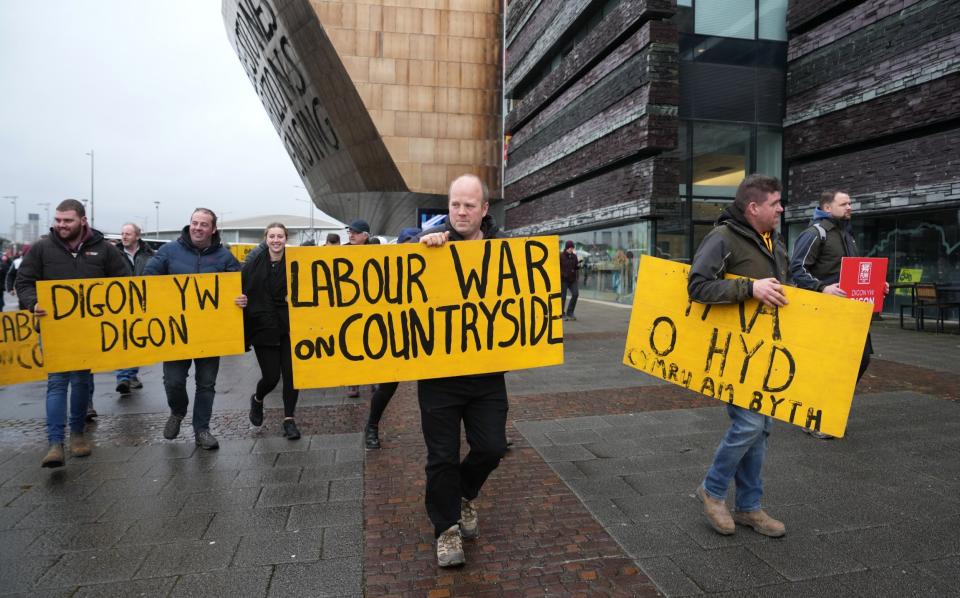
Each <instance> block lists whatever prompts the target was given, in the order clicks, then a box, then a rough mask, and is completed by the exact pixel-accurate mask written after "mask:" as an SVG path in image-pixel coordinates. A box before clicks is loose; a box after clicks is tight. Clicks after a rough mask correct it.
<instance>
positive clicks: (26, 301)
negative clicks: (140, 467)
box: [16, 199, 132, 467]
mask: <svg viewBox="0 0 960 598" xmlns="http://www.w3.org/2000/svg"><path fill="white" fill-rule="evenodd" d="M131 273H132V269H131V268H130V265H129V263H128V262H127V260H126V259H124V257H123V256H122V255H120V252H119V251H118V250H117V248H116V247H114V246H113V244H112V243H110V242H108V241H106V240H104V238H103V235H102V234H101V233H100V231H97V230H94V229H92V228H90V227H89V226H87V217H86V214H85V210H84V208H83V204H82V203H80V202H79V201H77V200H75V199H65V200H63V201H62V202H60V205H58V206H57V210H56V212H55V213H54V217H53V228H51V229H50V234H49V235H48V236H47V237H45V238H43V239H40V240H39V241H37V243H36V244H35V245H34V246H33V248H32V249H31V250H30V252H29V253H28V254H27V255H26V257H24V259H23V263H22V264H21V265H20V270H19V271H18V272H17V281H16V288H17V296H18V297H19V298H20V308H21V309H29V310H32V311H33V313H34V314H35V315H36V316H37V317H38V318H41V322H42V318H43V316H45V315H46V314H47V311H46V308H49V307H50V306H41V305H39V304H38V303H37V281H38V280H67V279H76V278H105V277H114V276H129V275H130V274H131ZM40 333H41V338H42V336H43V325H42V323H41V327H40ZM91 378H92V376H91V375H90V370H77V371H73V372H58V373H55V374H47V440H48V442H49V443H50V447H49V450H48V451H47V454H46V456H45V457H44V458H43V462H42V463H41V466H42V467H61V466H63V464H64V462H65V455H64V451H63V440H64V420H65V419H66V417H67V388H68V387H70V388H72V390H71V394H70V453H71V454H72V455H73V456H74V457H86V456H88V455H89V454H90V452H91V450H92V449H91V447H90V443H89V441H88V440H87V439H86V438H85V437H84V435H83V431H84V426H85V418H86V415H87V402H88V401H89V400H90V383H91V381H92V380H91Z"/></svg>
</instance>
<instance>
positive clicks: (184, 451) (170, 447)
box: [130, 441, 253, 461]
mask: <svg viewBox="0 0 960 598" xmlns="http://www.w3.org/2000/svg"><path fill="white" fill-rule="evenodd" d="M240 442H245V441H240ZM225 445H227V441H221V442H220V450H218V451H217V452H218V453H222V452H224V451H226V450H229V449H228V448H226V446H225ZM227 446H229V445H227ZM250 446H253V443H252V442H251V443H250ZM249 450H250V449H249V448H247V452H249ZM198 452H200V449H198V448H197V445H196V444H195V443H193V442H165V443H162V444H144V445H141V446H140V447H139V449H138V450H137V452H136V453H134V454H133V455H131V456H130V460H131V461H157V460H161V459H189V458H190V457H192V456H193V455H194V454H196V453H198Z"/></svg>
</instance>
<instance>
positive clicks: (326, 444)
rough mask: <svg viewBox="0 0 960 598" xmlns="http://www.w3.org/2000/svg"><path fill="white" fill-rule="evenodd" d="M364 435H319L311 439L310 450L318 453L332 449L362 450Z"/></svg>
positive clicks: (358, 433) (355, 433)
mask: <svg viewBox="0 0 960 598" xmlns="http://www.w3.org/2000/svg"><path fill="white" fill-rule="evenodd" d="M362 447H363V434H362V433H360V432H353V433H350V434H317V435H315V436H311V437H310V447H309V450H311V451H316V450H320V449H330V448H362Z"/></svg>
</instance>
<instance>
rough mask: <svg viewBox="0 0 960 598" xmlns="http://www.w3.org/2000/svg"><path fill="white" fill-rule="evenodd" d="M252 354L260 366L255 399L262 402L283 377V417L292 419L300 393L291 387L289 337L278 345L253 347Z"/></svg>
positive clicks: (291, 365)
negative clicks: (255, 355)
mask: <svg viewBox="0 0 960 598" xmlns="http://www.w3.org/2000/svg"><path fill="white" fill-rule="evenodd" d="M253 352H254V353H256V354H257V363H258V364H260V381H259V382H257V399H258V400H261V401H262V400H263V397H265V396H267V395H268V394H270V392H271V391H272V390H273V389H274V388H276V387H277V383H278V382H280V378H281V377H283V416H284V417H293V413H294V411H296V409H297V399H299V398H300V391H299V390H297V389H296V388H294V387H293V364H292V363H291V361H290V337H285V339H284V341H283V342H282V343H281V344H279V345H254V347H253Z"/></svg>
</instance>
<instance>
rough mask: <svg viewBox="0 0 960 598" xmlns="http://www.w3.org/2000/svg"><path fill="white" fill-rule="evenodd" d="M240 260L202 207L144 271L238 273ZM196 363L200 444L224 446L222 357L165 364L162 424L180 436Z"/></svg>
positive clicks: (241, 303)
mask: <svg viewBox="0 0 960 598" xmlns="http://www.w3.org/2000/svg"><path fill="white" fill-rule="evenodd" d="M239 271H240V262H238V261H237V258H235V257H233V254H232V253H230V250H229V249H227V248H226V247H224V246H223V244H222V243H221V242H220V233H219V232H217V215H216V214H215V213H214V212H213V210H209V209H207V208H197V209H196V210H194V211H193V214H191V215H190V224H188V225H187V226H184V227H183V231H182V232H181V233H180V238H179V239H177V240H176V241H173V242H170V243H167V244H165V245H164V246H163V247H161V248H160V249H159V250H158V251H157V252H156V253H155V254H154V256H153V257H152V258H150V261H149V262H147V265H146V267H145V268H144V270H143V273H144V275H147V276H151V275H155V274H208V273H213V272H239ZM235 302H236V304H237V306H238V307H240V308H241V309H242V308H243V307H245V306H246V305H247V298H246V296H244V295H240V296H239V297H237V298H236V301H235ZM191 364H192V365H193V366H194V378H195V380H196V387H197V390H196V393H195V395H194V399H193V433H194V440H195V441H196V443H197V446H199V447H200V448H202V449H204V450H213V449H217V448H220V443H219V442H218V441H217V439H216V437H215V436H214V435H213V434H212V433H210V416H211V415H212V413H213V399H214V397H215V396H216V393H217V391H216V385H217V373H218V372H219V371H220V357H219V356H214V357H197V358H195V359H179V360H176V361H165V362H163V389H164V390H165V391H166V393H167V405H169V406H170V417H168V418H167V423H166V425H165V426H164V427H163V437H164V438H166V439H167V440H173V439H174V438H176V437H177V436H179V435H180V423H181V422H182V421H183V418H184V417H186V415H187V407H188V405H189V404H190V399H189V397H188V396H187V374H188V373H189V372H190V365H191Z"/></svg>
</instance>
